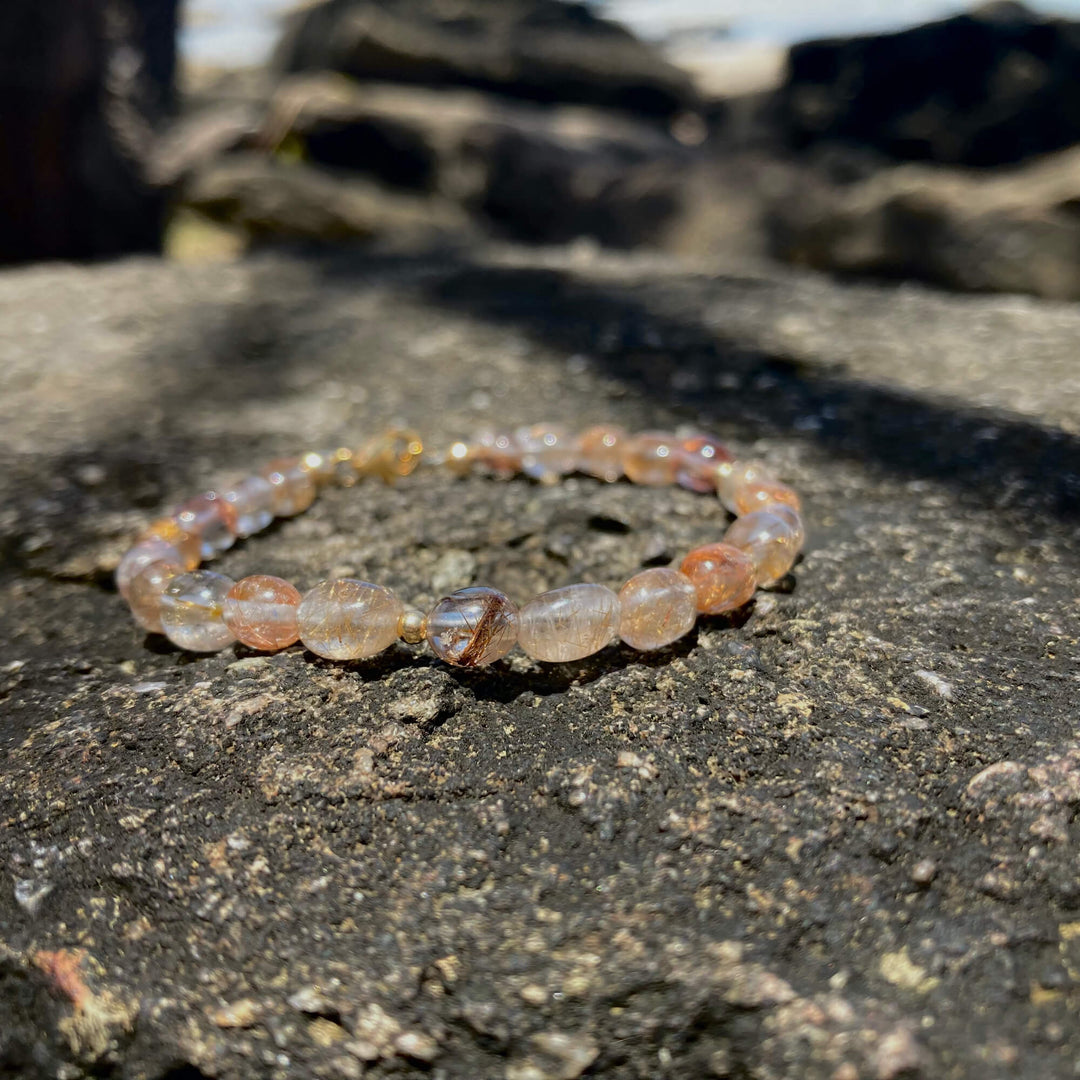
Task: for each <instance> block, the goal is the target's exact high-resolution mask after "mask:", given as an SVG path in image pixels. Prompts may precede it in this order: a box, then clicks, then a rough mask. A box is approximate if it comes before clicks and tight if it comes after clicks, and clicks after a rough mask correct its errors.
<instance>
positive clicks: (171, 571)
mask: <svg viewBox="0 0 1080 1080" xmlns="http://www.w3.org/2000/svg"><path fill="white" fill-rule="evenodd" d="M181 573H183V570H182V569H181V568H180V567H179V566H172V565H170V564H169V563H160V562H156V563H151V564H150V565H149V566H148V567H146V569H144V570H143V571H142V572H141V573H140V574H137V575H136V576H135V580H134V581H132V583H131V587H130V589H129V590H128V598H127V599H128V605H129V606H130V608H131V614H132V615H134V616H135V621H136V622H137V623H138V624H139V625H140V626H141V627H142V628H143V629H144V630H149V631H150V633H151V634H160V633H163V630H162V628H161V594H162V593H163V592H164V591H165V586H166V585H168V584H169V582H170V581H172V579H173V578H174V577H176V576H177V574H181Z"/></svg>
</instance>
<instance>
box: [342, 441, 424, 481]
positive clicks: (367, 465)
mask: <svg viewBox="0 0 1080 1080" xmlns="http://www.w3.org/2000/svg"><path fill="white" fill-rule="evenodd" d="M423 452H424V444H423V442H421V440H420V436H419V435H417V433H416V432H415V431H409V430H408V429H399V428H391V429H390V430H389V431H384V432H382V433H381V434H380V435H376V436H375V437H374V438H373V439H369V440H368V441H367V442H366V443H364V445H363V446H361V447H360V449H359V450H357V451H356V456H355V459H354V461H353V465H354V467H355V469H356V471H357V472H358V473H360V474H362V475H364V476H377V477H378V478H379V479H380V480H383V481H385V482H386V483H388V484H392V483H394V481H395V480H397V479H399V478H400V477H402V476H408V475H409V474H410V473H411V472H412V471H413V470H414V469H415V468H416V466H417V465H419V464H420V457H421V455H422V454H423Z"/></svg>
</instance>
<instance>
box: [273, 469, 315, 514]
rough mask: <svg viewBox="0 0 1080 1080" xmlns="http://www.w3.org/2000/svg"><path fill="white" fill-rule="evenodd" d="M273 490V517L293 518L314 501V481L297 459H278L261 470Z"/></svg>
mask: <svg viewBox="0 0 1080 1080" xmlns="http://www.w3.org/2000/svg"><path fill="white" fill-rule="evenodd" d="M262 476H263V477H264V478H265V479H266V480H267V481H269V483H270V487H271V488H272V489H273V496H272V499H271V505H272V507H273V511H274V516H275V517H295V516H296V515H297V514H302V513H303V512H304V511H305V510H306V509H307V508H308V507H309V506H310V505H311V504H312V503H313V502H314V501H315V494H316V492H315V481H314V480H313V479H312V478H311V474H310V473H309V472H308V471H307V470H306V469H305V468H304V467H303V465H302V464H301V463H300V459H299V458H279V459H278V460H277V461H271V462H270V464H269V465H267V466H266V467H265V468H264V469H263V470H262Z"/></svg>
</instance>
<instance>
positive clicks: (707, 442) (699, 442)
mask: <svg viewBox="0 0 1080 1080" xmlns="http://www.w3.org/2000/svg"><path fill="white" fill-rule="evenodd" d="M676 454H677V456H678V459H679V468H678V471H677V472H676V474H675V480H676V482H677V483H678V484H679V485H680V486H681V487H684V488H688V489H689V490H690V491H698V492H706V491H715V490H716V470H717V467H718V466H720V465H722V464H723V463H724V462H726V461H731V452H730V451H729V450H728V448H727V447H726V446H724V444H723V443H722V442H720V441H719V440H718V439H714V438H713V437H712V436H711V435H692V436H691V437H690V438H688V439H683V440H682V441H681V442H680V443H679V445H678V448H677V449H676Z"/></svg>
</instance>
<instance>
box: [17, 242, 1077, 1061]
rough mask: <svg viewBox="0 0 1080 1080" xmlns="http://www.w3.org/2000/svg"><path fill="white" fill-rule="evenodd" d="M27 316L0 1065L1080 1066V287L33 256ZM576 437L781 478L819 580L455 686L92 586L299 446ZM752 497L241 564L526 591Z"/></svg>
mask: <svg viewBox="0 0 1080 1080" xmlns="http://www.w3.org/2000/svg"><path fill="white" fill-rule="evenodd" d="M0 306H2V307H3V309H4V310H5V312H6V313H7V315H6V317H5V319H4V320H3V322H0V353H2V354H3V355H4V357H5V358H6V360H5V364H4V366H3V370H2V372H0V552H2V553H3V561H2V563H0V826H2V827H0V866H2V867H3V870H4V873H5V874H6V882H7V884H6V885H5V887H4V888H2V889H0V1016H3V1018H4V1023H2V1024H0V1072H3V1071H7V1072H11V1073H14V1074H16V1075H24V1076H29V1077H33V1076H38V1075H41V1076H52V1077H55V1076H58V1075H67V1076H76V1075H78V1074H79V1073H81V1074H83V1075H131V1076H150V1077H167V1076H173V1077H177V1076H198V1075H205V1076H215V1077H220V1078H222V1080H231V1078H237V1080H240V1078H244V1080H247V1078H249V1077H251V1076H253V1075H256V1076H261V1075H267V1076H270V1075H274V1074H275V1073H277V1072H279V1071H283V1070H286V1069H287V1070H288V1071H289V1072H290V1073H291V1074H292V1075H297V1076H322V1075H326V1076H341V1077H350V1078H351V1077H356V1076H359V1075H364V1076H372V1077H377V1078H382V1077H386V1078H389V1077H417V1078H420V1077H425V1076H427V1077H430V1076H432V1075H434V1074H437V1073H439V1071H440V1070H442V1072H443V1073H445V1075H447V1076H478V1077H506V1076H517V1077H535V1076H545V1075H546V1076H571V1075H580V1076H583V1077H584V1076H597V1077H611V1078H612V1080H614V1078H623V1077H640V1076H647V1077H652V1076H656V1075H663V1074H666V1075H670V1076H673V1077H683V1076H709V1075H714V1076H716V1075H725V1074H726V1075H731V1076H763V1077H766V1076H767V1077H773V1076H775V1077H787V1076H798V1077H805V1078H807V1080H843V1078H845V1077H852V1076H859V1077H868V1078H873V1080H889V1078H892V1080H912V1078H920V1077H921V1078H925V1080H936V1078H937V1077H948V1076H957V1077H963V1076H972V1075H978V1076H980V1077H987V1078H988V1080H1016V1078H1018V1077H1019V1078H1022V1080H1029V1078H1030V1080H1044V1078H1046V1077H1057V1076H1064V1075H1067V1074H1068V1071H1069V1069H1071V1067H1072V1063H1073V1062H1074V1061H1075V1060H1076V1059H1077V1057H1078V1056H1080V1041H1078V1040H1080V1033H1078V1030H1077V1026H1076V1024H1075V1015H1076V993H1077V980H1076V979H1074V978H1072V977H1071V975H1070V974H1069V973H1070V972H1075V971H1076V970H1080V928H1078V926H1080V924H1078V919H1080V916H1078V904H1080V898H1078V893H1077V888H1076V854H1075V853H1076V850H1077V844H1078V843H1080V834H1078V828H1080V822H1078V818H1077V815H1076V806H1077V805H1078V802H1080V746H1078V743H1077V734H1076V708H1075V699H1076V694H1075V686H1076V679H1075V674H1076V672H1075V648H1074V644H1075V642H1076V640H1077V639H1080V611H1078V609H1077V606H1076V603H1075V597H1076V581H1077V577H1078V573H1080V549H1078V546H1077V532H1076V525H1077V521H1078V520H1080V446H1078V444H1077V436H1076V434H1075V433H1076V431H1077V430H1078V427H1080V383H1078V381H1077V375H1076V363H1075V350H1076V341H1077V340H1078V338H1080V312H1078V310H1077V309H1076V308H1075V307H1073V306H1071V305H1066V304H1060V303H1053V302H1048V301H1039V300H1033V299H1030V298H1020V297H995V296H976V297H970V296H969V297H950V296H947V295H941V294H937V293H934V292H932V291H930V290H927V289H924V288H919V287H915V286H910V285H908V286H903V287H894V286H884V285H878V286H870V285H853V284H841V283H837V282H835V281H830V280H825V279H822V278H819V277H815V276H811V275H808V274H802V273H796V272H792V271H786V270H779V269H776V268H775V267H769V266H767V265H765V264H762V263H752V262H749V261H747V260H739V261H737V262H736V261H733V262H731V263H729V264H726V265H724V266H718V265H717V263H716V262H713V263H711V264H709V266H708V273H703V272H692V271H688V270H687V269H686V268H685V267H680V266H678V265H676V264H674V263H673V262H672V261H669V260H667V259H664V258H660V257H656V256H645V255H641V254H637V255H633V256H630V255H622V256H608V255H603V256H601V255H593V256H589V255H588V253H586V252H582V251H581V250H579V249H575V250H562V249H547V250H545V251H543V252H540V253H535V252H533V253H530V252H527V251H523V250H519V249H513V248H498V249H486V248H476V249H473V250H471V252H470V254H469V256H468V257H465V256H463V255H461V256H457V257H453V256H451V255H448V254H435V253H426V254H424V255H422V256H419V255H404V254H400V253H397V254H394V253H388V252H383V253H381V254H380V253H378V252H371V251H369V252H368V253H367V254H365V255H363V256H361V255H359V254H357V253H355V252H354V253H347V254H339V255H337V256H333V257H323V258H319V259H301V258H298V257H286V256H284V255H282V254H278V255H274V256H270V255H264V256H260V257H259V258H253V259H250V260H248V261H244V262H238V263H234V264H218V265H203V266H197V267H196V266H184V265H175V264H165V263H158V262H154V261H150V260H133V261H129V262H124V263H118V264H115V265H111V266H107V267H96V268H93V269H90V270H88V269H80V268H77V267H70V266H55V267H39V268H35V269H28V270H20V271H17V272H8V273H6V274H4V275H3V276H2V278H0ZM573 357H585V358H587V362H586V363H573V364H571V363H569V362H568V361H569V360H570V359H571V358H573ZM544 417H550V418H555V419H558V420H560V421H563V422H565V423H567V424H569V425H571V426H574V427H583V426H585V425H587V424H590V423H594V422H597V421H600V420H613V421H618V422H620V423H624V424H626V425H628V426H630V427H631V428H637V429H641V428H645V427H668V426H676V425H679V424H686V425H687V426H688V427H693V428H694V429H701V428H705V429H715V430H716V431H717V432H718V433H719V434H720V435H721V436H722V437H723V438H724V439H725V440H726V441H728V442H729V443H730V444H731V445H732V446H733V448H734V449H736V451H737V452H738V453H739V454H743V455H753V456H757V457H761V458H764V459H766V460H767V461H769V462H770V463H771V464H773V465H774V466H775V467H776V468H777V469H778V471H779V472H780V473H781V475H782V476H783V477H784V478H785V479H786V480H789V481H790V482H791V483H793V484H794V486H795V487H796V488H797V489H798V490H799V491H800V492H801V493H802V495H803V497H804V500H805V505H806V515H807V520H808V531H809V535H810V538H811V539H810V543H809V548H808V551H807V553H806V557H805V559H804V560H803V561H802V562H801V563H800V564H799V565H798V566H797V567H796V570H795V573H794V575H793V582H794V584H793V587H792V589H791V591H789V592H773V593H763V594H760V595H759V598H758V601H757V602H756V603H755V604H754V605H753V607H752V608H751V609H750V610H748V611H747V612H745V613H744V615H743V617H741V618H738V619H731V620H724V619H714V620H705V621H702V622H701V623H700V624H699V626H698V627H697V629H696V630H695V632H694V633H692V634H690V635H689V636H688V637H687V638H686V639H684V640H683V641H681V642H679V643H678V644H677V645H676V646H674V647H672V648H671V649H668V650H665V651H663V652H661V653H659V654H654V655H642V654H639V653H634V652H632V651H631V650H629V649H625V648H620V647H612V648H610V649H607V650H604V651H603V652H601V653H599V654H597V655H596V656H593V657H589V658H587V659H586V660H583V661H581V662H578V663H574V664H568V665H539V664H533V663H530V662H527V661H526V660H525V659H524V658H523V657H521V656H520V655H517V656H511V657H510V658H508V659H507V660H506V661H505V662H502V663H500V664H499V665H497V666H496V667H495V668H493V669H490V670H485V671H477V672H465V671H458V670H452V669H448V668H445V667H442V666H439V665H437V664H436V663H435V662H434V661H433V660H432V658H431V657H430V655H428V654H426V653H425V652H424V651H423V650H420V649H414V648H406V647H397V648H394V649H391V650H389V651H388V652H387V653H385V654H383V655H382V656H380V657H377V658H374V659H372V660H371V661H367V662H358V663H355V664H340V665H337V664H330V663H326V662H323V661H320V660H318V659H317V658H314V657H312V656H311V655H309V654H307V653H305V651H304V650H303V649H301V648H299V647H297V648H292V649H288V650H285V651H284V652H283V653H281V654H278V655H274V656H266V657H253V656H251V655H250V654H249V653H247V652H246V651H245V650H240V649H236V650H233V649H230V650H226V651H225V652H224V653H222V654H219V655H213V656H199V657H195V656H188V655H184V654H181V653H179V652H177V651H176V650H174V649H172V648H171V647H169V646H167V645H166V644H165V643H163V642H162V641H161V640H160V639H157V638H154V637H152V636H147V635H145V634H143V633H141V632H139V631H138V630H137V629H136V628H135V627H134V625H133V624H132V622H131V620H130V618H129V617H128V616H127V615H126V613H125V611H124V608H123V605H122V603H121V601H120V600H119V598H118V597H117V596H116V594H115V592H113V591H112V589H111V587H110V586H109V584H108V568H109V566H110V565H111V564H115V560H116V558H117V557H118V555H119V553H120V551H121V550H122V549H123V545H124V543H125V542H126V541H127V539H128V538H129V537H130V536H131V535H133V534H134V532H135V531H136V530H137V529H138V527H139V526H140V525H141V524H142V523H143V522H145V521H146V520H148V519H149V518H150V517H151V516H152V515H154V514H156V512H157V511H158V509H159V508H160V507H163V506H166V507H167V506H170V505H173V504H174V503H175V502H177V501H178V500H179V499H180V498H181V497H183V496H184V495H187V494H188V493H190V492H192V491H197V490H199V489H201V488H202V487H204V486H205V485H208V484H214V483H217V482H219V481H220V482H224V481H227V480H228V479H229V478H231V477H232V476H234V475H236V474H237V473H242V472H244V471H247V470H250V469H251V468H252V466H253V465H254V464H255V463H257V462H260V461H263V460H265V459H268V458H271V457H273V456H275V455H278V454H281V453H284V452H288V451H291V450H299V449H301V448H304V447H306V446H308V445H310V444H312V443H314V444H316V445H324V444H332V443H335V442H338V441H341V442H346V443H348V442H351V441H355V440H357V439H359V438H361V437H363V436H364V435H365V434H367V433H369V432H371V431H372V430H373V429H376V428H378V427H381V426H382V425H384V424H385V423H386V422H387V421H388V420H390V419H391V418H400V419H401V420H407V421H409V422H411V423H413V424H415V425H416V426H417V427H418V428H420V429H421V430H422V431H423V432H424V434H425V437H426V441H427V442H428V443H429V444H430V445H431V446H433V447H439V446H442V445H445V444H446V443H447V442H449V441H450V440H452V439H453V438H456V437H460V436H462V435H468V434H469V433H470V432H472V431H474V430H475V429H477V428H478V427H480V426H487V425H496V426H503V425H505V426H513V425H516V424H519V423H524V422H528V421H533V420H537V419H540V418H544ZM598 518H599V519H603V520H605V521H614V522H618V523H620V527H619V528H618V529H615V530H612V529H611V528H596V527H594V525H593V522H595V521H596V520H597V519H598ZM725 520H726V515H724V514H723V513H722V511H721V509H720V508H719V506H718V504H717V502H716V500H715V499H708V498H703V497H699V496H695V495H693V494H691V493H689V492H686V491H681V490H666V489H638V488H634V487H632V486H630V485H626V484H621V483H619V484H610V485H605V484H601V483H599V482H597V481H592V480H589V479H588V478H584V477H579V478H573V479H571V480H569V481H567V482H566V483H564V484H561V485H557V486H553V487H546V486H542V485H533V484H529V483H526V482H517V481H515V482H510V483H500V482H497V481H494V480H488V479H485V478H482V477H470V478H466V479H461V480H450V479H448V478H447V477H445V476H443V475H441V474H440V473H439V472H438V471H434V470H432V471H428V470H424V469H420V470H418V471H417V472H416V473H415V474H414V475H413V476H412V477H410V478H409V479H408V481H407V482H402V483H401V484H399V485H397V486H395V487H381V486H368V485H364V486H359V487H356V488H353V489H349V490H334V491H330V492H328V493H326V494H325V495H324V497H323V498H321V499H320V500H319V502H318V503H317V504H316V505H315V506H314V507H313V508H312V509H311V510H310V511H309V512H308V513H306V514H305V515H303V516H302V517H299V518H296V519H294V520H290V521H286V522H282V523H280V524H279V525H278V526H276V527H275V528H273V529H272V530H271V531H269V532H268V533H266V534H264V535H262V536H259V537H254V538H252V539H250V540H249V541H246V542H245V543H244V544H241V545H237V547H235V548H234V549H232V550H230V551H229V552H228V553H227V554H226V555H225V556H224V557H223V558H222V559H221V561H220V563H219V564H218V565H219V567H220V569H221V570H222V571H223V572H225V573H228V574H230V575H232V576H240V575H242V574H246V573H249V572H255V571H262V572H269V573H278V574H281V575H284V576H286V577H288V578H290V579H292V580H294V581H296V583H297V584H298V585H299V586H300V587H306V586H308V585H310V584H312V583H313V582H314V581H316V580H317V579H319V578H321V577H324V576H325V575H326V574H328V573H330V572H333V571H335V570H336V571H337V572H350V573H354V574H358V575H361V576H363V577H367V578H370V579H372V580H375V581H380V582H384V583H386V584H387V585H389V586H392V587H394V588H395V589H398V590H400V592H401V594H402V595H403V596H406V597H408V598H409V599H410V600H412V601H414V602H416V603H417V604H418V605H420V606H424V605H428V604H431V603H432V602H433V601H434V600H435V599H436V598H437V593H436V590H435V587H434V585H433V582H434V581H435V580H436V579H440V580H441V576H442V577H447V578H450V577H452V576H454V575H460V574H464V573H466V572H468V574H469V575H470V577H471V579H473V580H477V581H483V582H489V583H491V584H492V585H494V586H496V587H498V588H502V589H504V590H506V591H507V592H508V593H509V594H510V595H512V596H514V597H515V598H517V599H524V598H525V597H527V596H528V595H530V594H533V593H535V592H539V591H540V590H541V589H544V588H548V587H553V586H557V585H561V584H565V583H567V582H569V581H573V580H593V581H601V582H606V583H609V584H615V585H617V584H618V583H619V582H620V580H621V579H623V578H624V577H625V576H626V575H628V574H629V573H631V572H633V571H634V570H636V569H637V568H638V567H639V566H640V565H641V563H642V560H643V559H646V558H648V557H649V556H650V555H651V554H652V553H654V552H655V549H656V539H657V537H663V538H666V543H667V544H668V546H669V548H670V550H671V551H672V552H675V553H679V552H682V551H685V550H687V549H688V548H689V547H691V546H693V545H695V544H698V543H701V542H703V541H705V540H708V539H710V538H713V537H715V536H716V533H717V529H718V528H722V527H723V524H724V521H725ZM554 536H557V537H558V543H557V544H551V543H549V541H550V539H551V538H552V537H554ZM23 883H32V884H29V885H27V884H23ZM45 883H48V884H50V885H52V886H54V887H53V888H52V891H50V892H49V893H48V894H47V895H43V896H41V897H40V902H39V903H37V904H36V905H35V902H34V901H35V898H36V897H37V894H38V892H39V890H40V889H41V888H43V887H44V885H45ZM1062 972H1064V977H1063V975H1062ZM286 1059H287V1063H288V1064H287V1065H285V1064H283V1062H285V1061H286Z"/></svg>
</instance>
